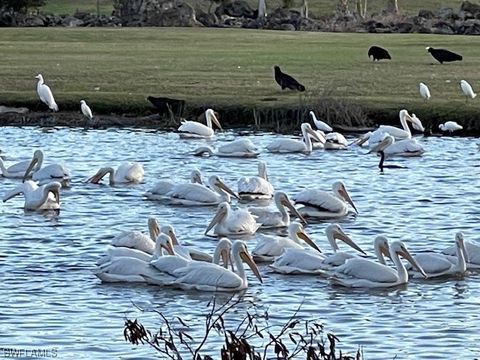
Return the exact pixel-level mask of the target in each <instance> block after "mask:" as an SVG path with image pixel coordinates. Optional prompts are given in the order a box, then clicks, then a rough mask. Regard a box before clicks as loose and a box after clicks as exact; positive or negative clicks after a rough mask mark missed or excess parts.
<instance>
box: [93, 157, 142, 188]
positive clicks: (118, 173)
mask: <svg viewBox="0 0 480 360" xmlns="http://www.w3.org/2000/svg"><path fill="white" fill-rule="evenodd" d="M107 174H109V176H108V183H109V185H116V184H138V183H141V182H142V180H143V174H144V170H143V165H142V164H140V163H137V162H134V163H123V164H122V165H120V166H119V167H118V168H117V170H115V169H114V168H112V167H110V166H107V167H103V168H101V169H100V170H98V171H97V173H96V174H95V175H93V176H92V177H90V178H89V179H88V180H87V182H90V183H92V184H98V183H99V182H100V181H101V180H102V179H103V177H104V176H105V175H107Z"/></svg>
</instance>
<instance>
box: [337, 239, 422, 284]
mask: <svg viewBox="0 0 480 360" xmlns="http://www.w3.org/2000/svg"><path fill="white" fill-rule="evenodd" d="M389 252H390V256H391V258H392V260H393V262H394V263H395V266H396V268H397V271H395V270H394V269H392V268H390V267H388V266H386V265H383V264H379V263H376V262H374V261H371V260H368V259H365V258H359V257H355V258H352V259H349V260H347V261H346V262H345V264H343V265H340V266H338V267H336V268H334V271H335V272H334V275H333V276H332V277H331V278H330V281H331V282H332V284H335V285H341V286H346V287H362V288H385V287H393V286H399V285H403V284H406V283H407V282H408V272H407V269H405V266H404V265H403V263H402V261H401V260H400V256H402V257H403V258H405V259H406V260H408V261H409V262H410V263H411V264H412V265H413V266H414V267H415V268H416V269H417V270H418V271H419V272H420V273H421V274H422V275H423V276H424V277H427V274H425V272H424V271H423V269H422V268H421V267H420V265H419V264H418V263H417V261H416V260H415V259H414V258H413V257H412V255H411V254H410V252H409V251H408V250H407V248H406V246H405V244H404V243H403V242H401V241H394V242H392V243H391V244H390V249H389Z"/></svg>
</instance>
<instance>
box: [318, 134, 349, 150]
mask: <svg viewBox="0 0 480 360" xmlns="http://www.w3.org/2000/svg"><path fill="white" fill-rule="evenodd" d="M325 140H326V141H325V144H323V148H324V149H325V150H346V149H347V147H348V141H347V139H345V136H343V135H342V134H340V133H339V132H331V133H329V134H327V135H326V136H325Z"/></svg>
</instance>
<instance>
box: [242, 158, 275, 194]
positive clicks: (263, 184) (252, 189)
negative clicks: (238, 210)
mask: <svg viewBox="0 0 480 360" xmlns="http://www.w3.org/2000/svg"><path fill="white" fill-rule="evenodd" d="M237 186H238V196H239V197H240V199H242V200H268V199H271V198H272V197H273V192H274V190H273V186H272V184H271V183H270V182H269V181H268V174H267V164H266V163H265V162H263V161H259V162H258V176H254V177H251V178H247V177H245V176H244V177H242V178H240V179H239V180H238V183H237Z"/></svg>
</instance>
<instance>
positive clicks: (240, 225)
mask: <svg viewBox="0 0 480 360" xmlns="http://www.w3.org/2000/svg"><path fill="white" fill-rule="evenodd" d="M260 225H261V224H259V223H257V221H256V217H255V216H253V215H252V214H250V212H249V211H248V210H247V209H237V210H232V209H231V208H230V205H229V204H228V203H227V202H222V203H221V204H219V205H218V209H217V213H216V214H215V216H214V217H213V219H212V221H211V222H210V224H208V226H207V229H206V230H205V235H207V234H208V232H209V231H210V230H211V229H212V228H213V227H215V228H214V229H213V233H214V234H215V236H229V235H238V236H240V235H253V234H255V232H256V231H257V230H258V228H259V227H260Z"/></svg>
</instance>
